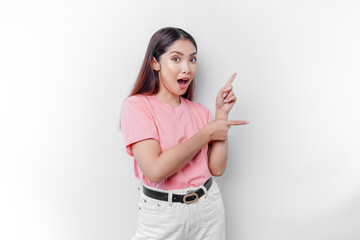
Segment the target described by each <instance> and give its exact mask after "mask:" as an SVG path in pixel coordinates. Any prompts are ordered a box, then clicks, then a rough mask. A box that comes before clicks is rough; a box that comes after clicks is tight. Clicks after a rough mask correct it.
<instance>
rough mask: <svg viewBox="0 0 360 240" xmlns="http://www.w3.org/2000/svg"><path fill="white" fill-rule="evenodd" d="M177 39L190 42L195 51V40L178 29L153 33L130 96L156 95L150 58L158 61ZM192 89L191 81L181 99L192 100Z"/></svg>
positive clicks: (155, 80) (155, 78) (156, 88)
mask: <svg viewBox="0 0 360 240" xmlns="http://www.w3.org/2000/svg"><path fill="white" fill-rule="evenodd" d="M178 39H186V40H189V41H191V42H192V44H194V46H195V49H196V50H197V45H196V42H195V39H194V38H193V37H192V36H191V35H190V34H189V33H187V32H185V31H184V30H182V29H180V28H174V27H165V28H162V29H160V30H158V31H157V32H155V33H154V35H153V36H152V37H151V39H150V42H149V45H148V48H147V50H146V53H145V58H144V61H143V64H142V66H141V69H140V72H139V75H138V77H137V79H136V82H135V85H134V88H133V90H132V91H131V94H130V96H133V95H136V94H156V93H157V92H158V91H159V76H158V73H157V71H155V70H154V69H153V68H152V64H151V62H152V58H153V57H155V59H156V61H159V60H160V56H161V55H162V54H164V53H165V52H166V50H167V49H168V47H169V46H171V45H172V44H173V43H174V42H175V41H176V40H178ZM194 88H195V86H194V81H192V82H191V83H190V85H189V87H188V89H187V90H186V92H185V93H184V94H183V95H182V97H184V98H187V99H189V100H192V98H193V95H194Z"/></svg>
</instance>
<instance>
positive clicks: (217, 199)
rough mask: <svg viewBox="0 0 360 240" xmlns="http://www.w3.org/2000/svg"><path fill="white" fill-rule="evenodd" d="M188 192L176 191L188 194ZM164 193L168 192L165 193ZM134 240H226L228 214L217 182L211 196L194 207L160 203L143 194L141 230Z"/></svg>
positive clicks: (139, 217) (182, 204)
mask: <svg viewBox="0 0 360 240" xmlns="http://www.w3.org/2000/svg"><path fill="white" fill-rule="evenodd" d="M196 189H198V188H189V189H182V190H173V191H172V192H173V193H178V194H186V192H187V191H188V190H196ZM162 191H163V192H169V191H164V190H162ZM132 239H133V240H140V239H147V240H160V239H161V240H165V239H166V240H200V239H202V240H210V239H212V240H224V239H225V211H224V205H223V201H222V197H221V193H220V189H219V187H218V185H217V184H216V182H215V181H213V184H212V186H211V188H210V189H209V190H208V192H207V193H206V194H205V195H204V196H202V197H201V198H199V200H198V201H196V202H194V203H191V204H184V203H177V202H174V203H169V202H165V201H159V200H156V199H152V198H149V197H147V196H145V195H144V194H143V193H142V192H141V193H140V200H139V209H138V226H137V231H136V234H135V236H134V237H133V238H132Z"/></svg>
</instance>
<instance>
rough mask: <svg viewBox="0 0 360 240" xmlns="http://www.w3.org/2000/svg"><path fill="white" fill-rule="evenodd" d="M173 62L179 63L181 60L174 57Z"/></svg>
mask: <svg viewBox="0 0 360 240" xmlns="http://www.w3.org/2000/svg"><path fill="white" fill-rule="evenodd" d="M171 60H173V61H175V62H178V61H180V58H178V57H173V58H172V59H171Z"/></svg>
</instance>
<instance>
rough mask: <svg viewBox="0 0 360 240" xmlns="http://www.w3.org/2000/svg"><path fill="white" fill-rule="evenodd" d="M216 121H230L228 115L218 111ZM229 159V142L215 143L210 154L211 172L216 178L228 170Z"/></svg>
mask: <svg viewBox="0 0 360 240" xmlns="http://www.w3.org/2000/svg"><path fill="white" fill-rule="evenodd" d="M215 119H216V120H218V119H223V120H227V119H228V114H226V113H221V112H219V111H216V114H215ZM227 158H228V140H227V138H226V139H225V140H223V141H214V142H213V143H212V144H211V149H210V154H209V159H208V161H209V170H210V172H211V174H212V175H214V176H221V175H222V174H223V173H224V171H225V168H226V164H227Z"/></svg>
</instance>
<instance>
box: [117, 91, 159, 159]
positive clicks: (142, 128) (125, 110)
mask: <svg viewBox="0 0 360 240" xmlns="http://www.w3.org/2000/svg"><path fill="white" fill-rule="evenodd" d="M120 127H121V131H122V133H123V135H124V138H125V144H126V152H127V153H128V154H129V155H130V156H134V155H133V153H132V150H131V144H134V143H136V142H139V141H142V140H145V139H155V140H157V141H159V134H158V131H157V127H156V124H155V121H154V119H153V116H152V114H151V111H150V110H149V109H148V107H147V106H146V104H145V103H144V102H143V101H142V100H141V99H138V98H134V97H130V98H128V99H126V100H125V102H124V103H123V106H122V108H121V120H120Z"/></svg>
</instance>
